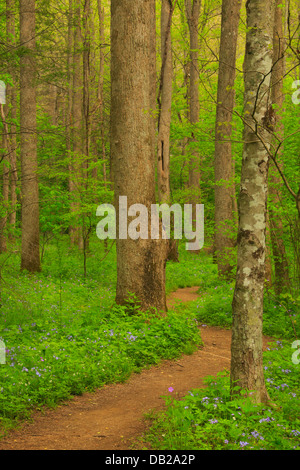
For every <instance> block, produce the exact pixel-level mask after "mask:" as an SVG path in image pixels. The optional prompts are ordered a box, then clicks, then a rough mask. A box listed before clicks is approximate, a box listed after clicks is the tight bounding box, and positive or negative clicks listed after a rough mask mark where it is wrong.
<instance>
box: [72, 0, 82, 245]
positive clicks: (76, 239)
mask: <svg viewBox="0 0 300 470" xmlns="http://www.w3.org/2000/svg"><path fill="white" fill-rule="evenodd" d="M73 24H74V37H73V63H72V73H73V93H72V144H73V148H72V159H71V163H70V183H69V186H70V196H71V212H73V213H74V214H76V213H77V214H78V216H77V217H78V218H79V209H80V187H81V180H82V178H81V160H82V153H83V136H82V132H83V128H82V117H83V116H82V114H83V113H82V111H83V110H82V108H83V104H82V86H83V83H82V37H81V8H80V0H75V1H74V10H73ZM70 238H71V244H72V245H76V244H78V245H79V247H81V246H82V234H81V230H80V226H79V224H78V223H76V222H74V223H73V224H72V226H71V227H70Z"/></svg>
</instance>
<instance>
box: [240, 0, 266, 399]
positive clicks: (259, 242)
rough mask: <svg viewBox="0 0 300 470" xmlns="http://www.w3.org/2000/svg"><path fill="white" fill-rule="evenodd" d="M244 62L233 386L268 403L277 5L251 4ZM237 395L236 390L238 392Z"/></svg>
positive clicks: (254, 0) (254, 1)
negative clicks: (265, 335)
mask: <svg viewBox="0 0 300 470" xmlns="http://www.w3.org/2000/svg"><path fill="white" fill-rule="evenodd" d="M246 10H247V35H246V51H245V61H244V81H245V97H244V98H245V99H244V103H245V106H244V125H245V127H244V138H243V140H244V150H243V159H242V171H241V185H240V194H239V227H238V238H237V244H238V253H237V273H236V285H235V291H234V297H233V303H232V310H233V325H232V345H231V384H232V386H239V387H241V389H243V390H252V391H253V395H252V398H253V400H254V401H256V402H258V403H261V402H267V401H268V399H269V397H268V393H267V390H266V386H265V381H264V373H263V362H262V316H263V297H264V279H265V251H266V235H265V232H266V211H267V189H268V166H269V149H270V133H269V131H268V128H269V126H270V116H271V114H272V113H271V109H272V108H271V106H270V72H271V70H272V38H273V21H274V16H273V15H274V13H273V12H274V8H273V1H272V0H266V1H265V2H261V1H260V0H248V1H247V5H246ZM232 391H233V389H232Z"/></svg>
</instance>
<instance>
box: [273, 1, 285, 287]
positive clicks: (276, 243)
mask: <svg viewBox="0 0 300 470" xmlns="http://www.w3.org/2000/svg"><path fill="white" fill-rule="evenodd" d="M284 46H285V44H284V37H283V9H282V5H281V2H280V1H279V0H276V5H275V20H274V31H273V54H274V56H273V70H272V76H271V81H272V103H273V104H275V105H276V108H277V110H276V111H275V113H274V131H275V133H276V136H277V138H279V140H280V141H281V142H282V141H283V139H284V126H283V121H282V118H281V116H282V111H283V105H284V95H283V76H284V70H285V63H284V55H283V53H284ZM277 145H278V141H277V142H276V141H275V138H274V147H275V148H276V147H277ZM282 152H283V144H282V145H281V147H280V152H279V155H278V153H277V161H278V162H280V160H281V155H282ZM270 183H271V184H270V186H269V194H270V199H271V201H270V202H271V203H270V205H269V215H270V234H271V240H272V250H273V258H274V268H275V285H274V287H275V292H276V294H277V295H280V294H281V293H282V292H285V291H287V290H289V287H290V280H289V266H288V260H287V256H286V251H285V246H284V241H283V240H284V233H283V224H282V220H281V219H280V215H279V214H278V213H277V210H276V208H278V207H280V205H281V196H280V192H281V191H280V186H281V184H282V182H281V178H280V176H279V175H278V173H277V170H276V168H274V163H273V162H272V161H271V162H270Z"/></svg>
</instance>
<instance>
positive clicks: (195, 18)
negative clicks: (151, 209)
mask: <svg viewBox="0 0 300 470" xmlns="http://www.w3.org/2000/svg"><path fill="white" fill-rule="evenodd" d="M185 9H186V16H187V21H188V26H189V32H190V69H189V72H190V81H189V88H188V90H189V120H190V123H191V127H192V136H191V138H190V139H189V145H190V150H189V153H190V161H189V190H190V194H191V195H190V203H191V204H193V219H195V208H196V204H199V202H200V197H201V195H200V156H199V152H198V150H197V148H196V145H195V144H196V142H197V139H196V136H195V127H196V125H197V123H198V122H199V111H200V107H199V65H198V59H199V39H198V28H199V18H200V9H201V0H185Z"/></svg>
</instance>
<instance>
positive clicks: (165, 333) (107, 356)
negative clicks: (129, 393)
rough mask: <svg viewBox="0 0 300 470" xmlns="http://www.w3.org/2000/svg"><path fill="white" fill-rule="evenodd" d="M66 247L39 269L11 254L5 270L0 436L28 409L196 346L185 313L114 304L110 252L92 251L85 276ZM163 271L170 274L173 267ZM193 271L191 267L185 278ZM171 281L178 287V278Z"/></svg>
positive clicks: (51, 252)
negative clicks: (32, 270)
mask: <svg viewBox="0 0 300 470" xmlns="http://www.w3.org/2000/svg"><path fill="white" fill-rule="evenodd" d="M63 248H64V249H62V247H57V246H55V245H52V246H50V247H48V250H47V251H46V252H45V255H44V262H43V271H42V273H40V274H37V275H34V276H32V275H29V274H26V273H20V271H19V269H18V270H17V269H16V266H17V262H16V260H15V259H11V260H10V262H9V263H6V265H5V270H3V284H2V304H1V309H0V340H1V341H3V342H4V343H5V347H6V355H5V356H6V357H5V359H6V360H5V364H0V419H1V426H0V431H1V430H2V431H1V432H2V433H3V432H4V430H5V429H6V428H8V427H10V426H13V425H15V424H16V423H18V422H19V421H20V420H22V419H24V418H28V417H30V415H31V413H32V411H33V410H36V409H41V408H42V407H44V406H47V407H55V406H56V405H57V404H58V403H59V402H61V401H62V400H66V399H69V398H71V397H72V396H74V395H78V394H82V393H83V392H85V391H92V390H95V389H96V388H99V387H102V386H103V385H104V384H108V383H113V382H123V381H125V380H127V379H128V377H130V375H131V374H132V373H133V372H139V371H140V370H141V369H142V368H147V367H149V366H151V365H153V364H158V363H159V362H160V361H161V360H163V359H172V358H176V357H178V356H180V355H181V354H184V353H185V354H191V353H192V352H193V351H194V350H195V348H197V347H199V345H200V344H201V337H200V334H199V329H198V328H197V321H196V320H195V318H194V317H193V316H189V315H186V313H185V312H183V313H181V312H180V311H176V312H175V311H169V312H168V314H167V315H166V316H164V317H161V316H160V315H158V314H154V313H152V314H150V313H148V312H146V313H142V312H139V311H138V310H135V312H134V314H132V313H133V312H132V310H130V308H129V309H128V307H121V306H118V305H116V304H115V300H114V298H115V280H116V273H115V251H114V250H111V252H109V253H108V254H107V256H106V257H105V259H103V257H104V256H105V252H102V253H99V255H97V256H96V255H92V254H90V255H89V258H88V272H87V276H86V277H84V276H83V273H82V265H81V261H82V260H81V259H80V256H79V255H78V253H77V252H75V251H73V250H69V249H67V248H66V247H63ZM62 252H63V253H64V255H63V256H60V253H62ZM101 260H102V261H101ZM177 265H178V263H177V264H176V266H177ZM173 266H174V267H175V264H173ZM191 267H192V263H191ZM168 269H169V272H172V266H170V267H169V268H168ZM193 274H194V273H193V272H192V269H191V273H190V274H189V275H188V276H187V277H189V276H190V278H191V279H193ZM170 278H171V284H172V288H173V287H174V288H176V287H177V285H176V280H175V279H176V275H174V278H172V275H171V276H170ZM129 307H130V306H129Z"/></svg>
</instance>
